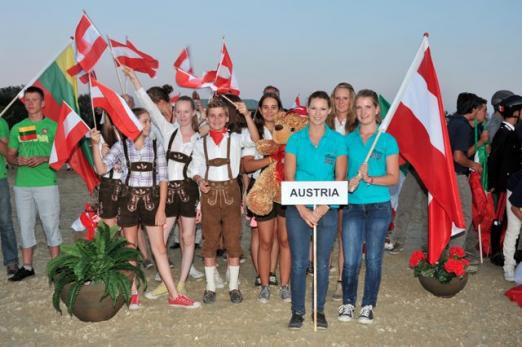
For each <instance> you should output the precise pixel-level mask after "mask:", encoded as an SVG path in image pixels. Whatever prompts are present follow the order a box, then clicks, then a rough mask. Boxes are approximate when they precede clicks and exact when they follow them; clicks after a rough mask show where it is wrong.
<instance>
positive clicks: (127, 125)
mask: <svg viewBox="0 0 522 347" xmlns="http://www.w3.org/2000/svg"><path fill="white" fill-rule="evenodd" d="M91 83H92V86H91V98H92V104H93V105H94V107H100V108H103V109H104V110H105V111H106V112H107V113H108V114H109V117H110V118H111V120H112V122H113V123H114V125H115V126H116V128H118V130H119V131H121V132H122V133H123V134H124V135H125V136H127V137H128V138H129V139H131V140H133V141H134V140H135V139H136V138H137V137H138V136H139V135H140V133H141V131H142V130H143V126H142V125H141V123H140V121H139V120H138V118H137V117H136V115H135V114H134V113H133V112H132V110H131V109H130V108H129V106H128V105H127V103H126V102H125V100H123V98H122V97H121V96H119V95H118V93H116V92H115V91H114V90H112V89H110V88H109V87H107V86H105V85H103V84H102V83H101V82H99V81H97V80H93V79H91Z"/></svg>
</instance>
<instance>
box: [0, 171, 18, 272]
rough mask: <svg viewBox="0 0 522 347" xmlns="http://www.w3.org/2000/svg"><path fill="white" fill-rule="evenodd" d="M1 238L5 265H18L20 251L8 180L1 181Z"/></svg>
mask: <svg viewBox="0 0 522 347" xmlns="http://www.w3.org/2000/svg"><path fill="white" fill-rule="evenodd" d="M0 238H1V240H2V254H3V256H4V265H11V264H18V249H17V247H16V234H15V231H14V227H13V219H12V217H11V196H10V194H9V184H8V183H7V178H2V179H0Z"/></svg>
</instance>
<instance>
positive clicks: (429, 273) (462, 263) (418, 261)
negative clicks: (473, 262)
mask: <svg viewBox="0 0 522 347" xmlns="http://www.w3.org/2000/svg"><path fill="white" fill-rule="evenodd" d="M465 254H466V253H465V252H464V249H463V248H462V247H451V248H450V249H449V251H448V252H444V253H443V254H442V256H441V257H440V259H439V261H438V262H437V263H435V264H430V263H429V262H428V259H427V256H426V253H425V252H423V251H421V250H417V251H413V253H412V254H411V256H410V268H412V269H413V274H414V275H415V277H419V276H422V277H433V278H435V279H437V280H438V281H439V282H440V283H448V282H449V281H451V279H452V278H455V277H459V278H462V277H464V275H465V274H466V271H467V268H468V266H469V260H467V259H465V258H464V256H465Z"/></svg>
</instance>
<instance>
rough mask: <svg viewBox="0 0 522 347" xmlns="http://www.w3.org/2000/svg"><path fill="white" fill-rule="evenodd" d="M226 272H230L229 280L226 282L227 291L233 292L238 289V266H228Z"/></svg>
mask: <svg viewBox="0 0 522 347" xmlns="http://www.w3.org/2000/svg"><path fill="white" fill-rule="evenodd" d="M228 270H229V271H230V278H229V282H228V289H230V290H234V289H238V288H239V285H238V279H239V265H238V266H232V265H229V266H228Z"/></svg>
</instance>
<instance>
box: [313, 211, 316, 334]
mask: <svg viewBox="0 0 522 347" xmlns="http://www.w3.org/2000/svg"><path fill="white" fill-rule="evenodd" d="M315 208H316V205H315V204H314V212H315ZM312 239H313V246H312V247H313V250H314V254H313V261H314V331H315V332H317V224H314V231H313V235H312Z"/></svg>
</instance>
